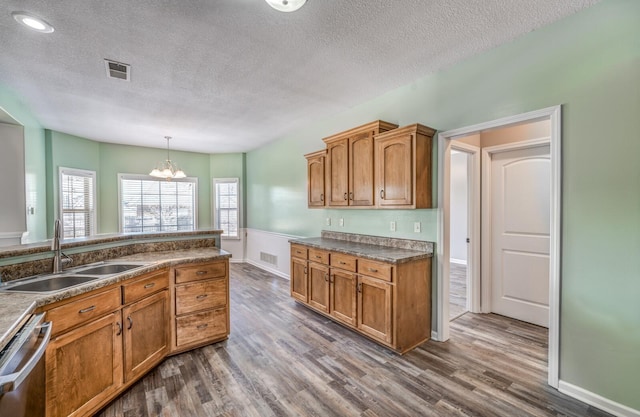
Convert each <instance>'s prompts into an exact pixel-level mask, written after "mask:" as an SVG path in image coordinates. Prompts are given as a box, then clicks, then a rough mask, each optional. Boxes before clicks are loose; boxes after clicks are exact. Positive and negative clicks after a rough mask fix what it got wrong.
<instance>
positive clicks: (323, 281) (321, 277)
mask: <svg viewBox="0 0 640 417" xmlns="http://www.w3.org/2000/svg"><path fill="white" fill-rule="evenodd" d="M309 305H310V306H311V307H315V308H317V309H318V310H321V311H323V312H325V313H328V312H329V267H327V266H324V265H320V264H316V263H313V262H309Z"/></svg>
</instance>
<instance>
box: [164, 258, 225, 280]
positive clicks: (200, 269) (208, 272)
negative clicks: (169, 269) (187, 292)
mask: <svg viewBox="0 0 640 417" xmlns="http://www.w3.org/2000/svg"><path fill="white" fill-rule="evenodd" d="M226 275H227V263H226V262H225V261H221V262H212V263H209V264H203V265H198V266H184V267H180V268H176V284H180V283H182V282H191V281H201V280H204V279H211V278H219V277H225V276H226Z"/></svg>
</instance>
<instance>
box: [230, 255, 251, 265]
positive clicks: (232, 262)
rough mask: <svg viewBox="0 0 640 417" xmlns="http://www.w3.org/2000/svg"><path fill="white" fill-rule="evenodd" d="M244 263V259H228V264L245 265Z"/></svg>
mask: <svg viewBox="0 0 640 417" xmlns="http://www.w3.org/2000/svg"><path fill="white" fill-rule="evenodd" d="M246 262H247V260H246V259H236V258H233V257H231V258H229V263H230V264H243V263H246Z"/></svg>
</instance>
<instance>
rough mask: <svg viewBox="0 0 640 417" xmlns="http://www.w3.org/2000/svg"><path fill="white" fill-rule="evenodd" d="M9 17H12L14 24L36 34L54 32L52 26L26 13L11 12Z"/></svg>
mask: <svg viewBox="0 0 640 417" xmlns="http://www.w3.org/2000/svg"><path fill="white" fill-rule="evenodd" d="M11 16H13V18H14V19H15V21H16V22H18V23H20V24H21V25H23V26H26V27H28V28H29V29H31V30H35V31H36V32H40V33H51V32H53V31H54V29H53V26H51V25H50V24H49V23H47V22H45V21H44V20H42V19H40V18H39V17H36V16H34V15H32V14H29V13H27V12H13V13H11Z"/></svg>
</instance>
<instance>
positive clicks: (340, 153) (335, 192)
mask: <svg viewBox="0 0 640 417" xmlns="http://www.w3.org/2000/svg"><path fill="white" fill-rule="evenodd" d="M348 143H349V140H348V139H344V140H341V141H338V142H334V143H331V144H329V145H327V167H326V172H327V181H326V186H327V187H328V190H327V194H329V195H328V196H327V198H328V200H327V201H328V203H329V205H330V206H346V205H348V204H349V200H348V194H349V174H348V170H349V151H348V150H349V145H348Z"/></svg>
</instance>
